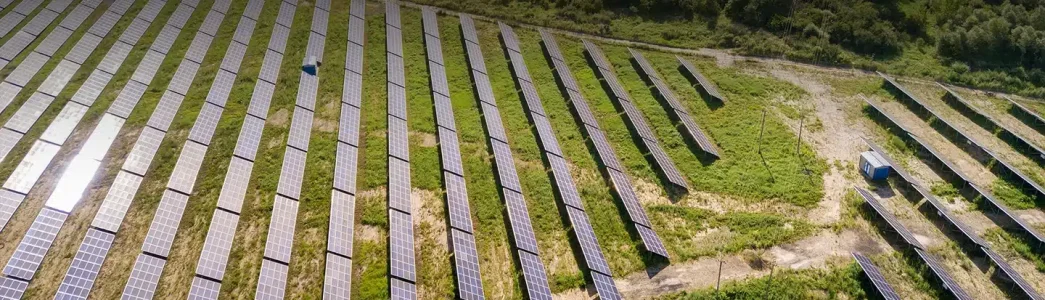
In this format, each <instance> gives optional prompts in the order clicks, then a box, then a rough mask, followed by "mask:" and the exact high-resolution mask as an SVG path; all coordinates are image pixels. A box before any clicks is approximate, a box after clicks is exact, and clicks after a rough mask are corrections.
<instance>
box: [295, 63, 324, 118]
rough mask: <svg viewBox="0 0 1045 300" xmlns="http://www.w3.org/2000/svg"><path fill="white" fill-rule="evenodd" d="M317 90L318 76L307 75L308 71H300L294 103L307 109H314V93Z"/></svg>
mask: <svg viewBox="0 0 1045 300" xmlns="http://www.w3.org/2000/svg"><path fill="white" fill-rule="evenodd" d="M318 90H319V77H316V76H313V75H309V74H308V73H305V72H304V71H302V72H301V80H300V81H299V85H298V95H297V100H296V101H295V102H294V103H295V104H297V105H298V106H301V107H304V108H306V109H308V110H315V109H316V94H317V91H318Z"/></svg>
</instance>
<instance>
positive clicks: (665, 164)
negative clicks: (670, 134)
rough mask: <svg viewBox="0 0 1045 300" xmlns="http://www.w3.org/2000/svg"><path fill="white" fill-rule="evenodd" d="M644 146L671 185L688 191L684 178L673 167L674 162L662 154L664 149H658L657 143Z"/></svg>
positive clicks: (665, 154)
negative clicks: (647, 148)
mask: <svg viewBox="0 0 1045 300" xmlns="http://www.w3.org/2000/svg"><path fill="white" fill-rule="evenodd" d="M646 146H647V147H649V148H650V155H652V156H653V160H654V161H656V162H657V165H658V166H660V169H661V172H663V173H664V176H665V177H667V178H668V181H670V182H671V183H672V184H674V185H676V186H678V187H679V188H683V189H687V190H688V189H689V184H688V183H686V178H685V177H682V173H681V172H679V169H678V168H677V167H675V162H673V161H671V157H668V154H667V153H666V152H664V149H662V148H660V144H657V143H652V142H650V143H646Z"/></svg>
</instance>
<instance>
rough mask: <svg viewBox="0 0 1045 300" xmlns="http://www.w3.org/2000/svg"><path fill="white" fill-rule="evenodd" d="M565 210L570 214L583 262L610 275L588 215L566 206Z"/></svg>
mask: <svg viewBox="0 0 1045 300" xmlns="http://www.w3.org/2000/svg"><path fill="white" fill-rule="evenodd" d="M566 211H567V213H568V214H569V216H570V226H571V227H572V228H573V233H574V234H575V235H576V236H577V242H578V243H579V244H580V246H581V252H582V253H583V254H584V260H585V262H584V263H585V264H586V265H587V266H588V269H591V270H592V271H595V272H599V273H602V274H606V275H611V274H612V273H611V272H610V267H609V265H608V264H607V263H606V258H605V257H603V256H602V249H600V248H599V240H598V239H596V238H595V230H594V229H592V227H591V223H590V222H589V221H588V216H587V215H586V214H585V213H584V211H582V210H579V209H576V208H572V207H567V208H566Z"/></svg>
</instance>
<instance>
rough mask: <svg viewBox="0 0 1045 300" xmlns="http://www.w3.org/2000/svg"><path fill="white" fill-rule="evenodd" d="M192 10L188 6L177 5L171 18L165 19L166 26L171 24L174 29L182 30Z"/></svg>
mask: <svg viewBox="0 0 1045 300" xmlns="http://www.w3.org/2000/svg"><path fill="white" fill-rule="evenodd" d="M192 13H193V8H192V7H190V6H188V5H178V8H176V9H175V10H174V13H173V14H171V17H170V18H169V19H167V24H171V25H172V26H174V27H178V28H183V27H184V26H185V23H187V22H188V21H189V17H192Z"/></svg>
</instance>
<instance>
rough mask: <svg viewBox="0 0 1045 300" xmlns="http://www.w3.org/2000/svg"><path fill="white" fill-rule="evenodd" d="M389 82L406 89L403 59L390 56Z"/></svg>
mask: <svg viewBox="0 0 1045 300" xmlns="http://www.w3.org/2000/svg"><path fill="white" fill-rule="evenodd" d="M388 82H390V83H393V84H395V85H398V86H401V87H405V86H406V79H405V77H404V75H403V58H402V57H399V56H395V55H389V56H388Z"/></svg>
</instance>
